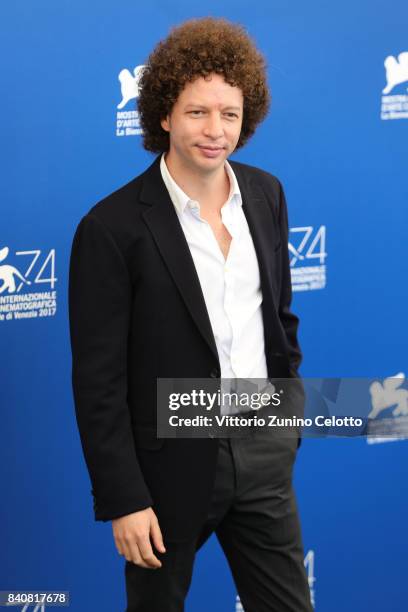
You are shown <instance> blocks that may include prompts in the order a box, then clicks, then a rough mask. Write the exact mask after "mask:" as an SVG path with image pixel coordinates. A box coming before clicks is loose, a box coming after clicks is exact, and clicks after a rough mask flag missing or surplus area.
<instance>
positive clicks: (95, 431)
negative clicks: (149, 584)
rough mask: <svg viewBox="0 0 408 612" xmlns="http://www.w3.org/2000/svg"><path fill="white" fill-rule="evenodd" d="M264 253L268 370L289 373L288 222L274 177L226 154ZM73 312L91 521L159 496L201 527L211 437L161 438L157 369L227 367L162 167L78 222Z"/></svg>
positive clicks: (211, 469)
mask: <svg viewBox="0 0 408 612" xmlns="http://www.w3.org/2000/svg"><path fill="white" fill-rule="evenodd" d="M230 163H231V166H232V168H233V170H234V172H235V174H236V177H237V180H238V183H239V187H240V190H241V194H242V199H243V211H244V213H245V215H246V218H247V221H248V226H249V229H250V232H251V235H252V239H253V242H254V246H255V250H256V253H257V257H258V262H259V269H260V277H261V286H262V293H263V303H262V312H263V322H264V333H265V355H266V362H267V368H268V376H269V377H294V376H296V371H297V368H298V366H299V364H300V360H301V353H300V350H299V346H298V342H297V326H298V319H297V317H296V316H295V315H293V314H292V313H291V311H290V303H291V280H290V270H289V262H288V221H287V210H286V203H285V197H284V194H283V191H282V187H281V184H280V182H279V181H278V179H276V178H275V177H274V176H272V175H271V174H269V173H267V172H264V171H262V170H260V169H258V168H254V167H251V166H248V165H246V164H241V163H238V162H234V161H231V162H230ZM69 316H70V332H71V346H72V357H73V368H72V383H73V391H74V399H75V408H76V417H77V422H78V427H79V432H80V437H81V442H82V447H83V452H84V456H85V460H86V464H87V467H88V470H89V474H90V478H91V482H92V494H93V496H94V511H95V518H96V520H103V521H106V520H110V519H113V518H116V517H119V516H122V515H125V514H130V513H131V512H135V511H137V510H141V509H143V508H147V507H148V506H151V505H152V506H153V508H154V510H155V512H156V514H157V516H158V519H159V524H160V526H161V528H162V531H163V536H164V539H165V541H166V539H167V540H168V541H169V540H181V539H184V538H187V537H189V536H190V535H192V534H195V533H197V532H198V530H199V528H200V525H201V524H202V522H203V520H204V519H205V515H206V512H207V508H208V505H209V502H210V498H211V491H212V488H213V484H214V476H215V467H216V460H217V451H218V441H217V440H216V439H210V438H204V439H166V440H164V439H158V438H157V434H156V379H157V378H158V377H167V378H208V377H219V376H220V364H219V359H218V354H217V349H216V345H215V340H214V336H213V332H212V329H211V324H210V320H209V317H208V313H207V309H206V306H205V302H204V298H203V294H202V291H201V286H200V282H199V280H198V276H197V273H196V270H195V266H194V263H193V259H192V257H191V254H190V250H189V247H188V244H187V241H186V239H185V236H184V233H183V230H182V228H181V226H180V223H179V221H178V218H177V214H176V211H175V209H174V205H173V203H172V201H171V199H170V196H169V194H168V192H167V189H166V187H165V184H164V182H163V180H162V177H161V172H160V156H158V157H157V158H156V160H155V161H154V162H153V164H152V165H151V166H150V167H149V168H148V169H147V170H146V171H145V172H144V173H143V174H141V175H140V176H138V177H136V178H135V179H134V180H132V181H131V182H130V183H128V184H127V185H125V186H124V187H122V188H121V189H119V190H118V191H115V192H114V193H113V194H111V195H109V196H108V197H107V198H105V199H104V200H102V201H101V202H99V203H98V204H96V205H95V206H94V207H93V208H92V209H91V210H90V211H89V212H88V214H86V215H85V216H84V217H83V218H82V220H81V222H80V223H79V225H78V228H77V231H76V233H75V236H74V240H73V245H72V253H71V260H70V278H69Z"/></svg>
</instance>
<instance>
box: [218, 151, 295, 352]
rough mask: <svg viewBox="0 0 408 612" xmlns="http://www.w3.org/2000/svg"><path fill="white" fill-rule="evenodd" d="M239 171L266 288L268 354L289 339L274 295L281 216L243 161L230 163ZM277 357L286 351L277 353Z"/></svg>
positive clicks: (264, 290) (245, 212) (238, 179)
mask: <svg viewBox="0 0 408 612" xmlns="http://www.w3.org/2000/svg"><path fill="white" fill-rule="evenodd" d="M229 163H230V164H231V166H232V168H233V170H234V172H235V175H236V177H237V181H238V184H239V189H240V191H241V196H242V202H243V206H242V210H243V211H244V214H245V217H246V219H247V222H248V227H249V230H250V232H251V236H252V241H253V243H254V248H255V251H256V255H257V259H258V266H259V275H260V278H261V288H262V312H263V323H264V331H265V350H266V352H267V353H269V352H270V351H271V352H272V349H273V348H274V349H276V348H277V347H280V348H281V350H282V351H284V346H285V341H284V338H283V334H282V327H281V325H280V324H279V314H278V308H277V300H278V296H277V295H275V296H274V291H275V293H276V290H274V288H273V287H274V282H273V279H274V277H275V276H276V275H277V274H278V270H277V269H276V262H277V258H276V255H275V253H274V251H275V249H276V248H277V247H278V246H279V242H280V233H279V224H278V219H277V217H276V216H275V215H274V214H273V212H272V208H271V205H270V204H269V202H268V201H267V199H266V196H265V194H264V192H263V190H262V189H261V187H259V185H258V184H257V183H256V182H255V180H254V178H253V176H251V174H250V173H249V172H247V171H246V170H245V169H243V167H242V166H241V164H238V163H236V162H233V161H230V162H229ZM274 354H275V355H276V356H278V355H281V354H282V353H281V352H279V353H274Z"/></svg>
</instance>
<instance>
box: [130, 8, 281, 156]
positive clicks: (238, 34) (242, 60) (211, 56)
mask: <svg viewBox="0 0 408 612" xmlns="http://www.w3.org/2000/svg"><path fill="white" fill-rule="evenodd" d="M211 73H216V74H221V75H222V76H223V77H224V79H225V81H226V82H227V83H229V84H230V85H231V86H237V87H239V88H240V89H241V90H242V93H243V98H244V114H243V122H242V129H241V134H240V137H239V140H238V143H237V146H236V149H239V148H240V147H242V146H243V145H244V144H245V143H246V142H247V140H248V139H249V138H250V137H251V136H252V134H253V133H254V132H255V129H256V127H257V126H258V124H259V123H260V122H261V121H262V120H263V119H264V118H265V117H266V114H267V112H268V110H269V105H270V94H269V90H268V86H267V82H266V63H265V58H264V57H263V55H262V54H261V53H260V52H259V51H258V50H257V48H256V47H255V44H254V42H253V41H252V40H251V38H250V37H249V36H248V34H247V33H246V31H245V30H244V28H243V27H242V26H240V25H237V24H233V23H231V22H229V21H227V20H226V19H221V18H219V19H218V18H214V17H204V18H201V19H191V20H189V21H186V22H184V23H182V24H181V25H179V26H177V27H175V28H173V29H172V30H171V31H170V34H169V35H168V36H167V38H166V39H164V40H162V41H160V42H159V43H158V44H157V45H156V47H155V48H154V49H153V51H152V53H151V54H150V55H149V57H148V59H147V62H146V64H145V69H144V70H143V73H142V76H141V78H140V81H139V88H140V89H139V91H140V95H139V101H138V110H139V116H140V123H141V126H142V128H143V146H144V148H145V149H146V150H147V151H152V152H153V153H162V152H165V151H168V150H169V147H170V141H169V133H168V132H166V131H165V130H164V129H163V128H162V127H161V125H160V121H161V119H164V118H165V117H167V115H169V114H171V110H172V108H173V105H174V104H175V102H176V101H177V99H178V97H179V95H180V93H181V91H182V90H183V89H184V87H185V85H186V84H187V83H189V82H192V81H194V80H195V79H197V78H199V77H207V76H209V75H210V74H211Z"/></svg>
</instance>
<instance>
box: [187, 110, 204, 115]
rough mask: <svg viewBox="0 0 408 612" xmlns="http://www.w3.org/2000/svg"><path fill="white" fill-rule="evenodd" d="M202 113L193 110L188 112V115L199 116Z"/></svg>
mask: <svg viewBox="0 0 408 612" xmlns="http://www.w3.org/2000/svg"><path fill="white" fill-rule="evenodd" d="M203 112H204V111H201V110H193V111H190V115H199V114H200V113H203Z"/></svg>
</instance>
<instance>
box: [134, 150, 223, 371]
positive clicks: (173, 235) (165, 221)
mask: <svg viewBox="0 0 408 612" xmlns="http://www.w3.org/2000/svg"><path fill="white" fill-rule="evenodd" d="M140 199H141V200H142V201H143V202H145V203H146V204H150V205H151V206H150V207H149V208H148V209H147V210H146V212H145V213H144V214H143V218H144V221H145V223H146V224H147V226H148V228H149V230H150V232H151V233H152V236H153V239H154V240H155V242H156V245H157V248H158V249H159V251H160V253H161V255H162V257H163V260H164V262H165V264H166V266H167V268H168V270H169V273H170V275H171V276H172V278H173V280H174V282H175V284H176V285H177V287H178V289H179V291H180V294H181V297H182V298H183V300H184V302H185V304H186V306H187V309H188V311H189V312H190V314H191V316H192V317H193V319H194V321H195V323H196V325H197V327H198V329H199V330H200V332H201V334H202V336H203V337H204V339H205V341H206V342H207V344H208V346H209V347H210V349H211V351H212V352H213V354H214V356H215V358H216V359H217V361H218V352H217V347H216V344H215V339H214V334H213V331H212V327H211V323H210V318H209V316H208V311H207V307H206V305H205V300H204V296H203V292H202V290H201V285H200V281H199V278H198V275H197V272H196V269H195V265H194V261H193V258H192V256H191V253H190V249H189V246H188V243H187V241H186V238H185V236H184V232H183V230H182V228H181V225H180V222H179V220H178V217H177V213H176V211H175V209H174V205H173V202H172V201H171V198H170V195H169V193H168V191H167V188H166V186H165V184H164V181H163V179H162V176H161V172H160V156H159V157H157V158H156V160H155V161H154V162H153V164H152V165H151V166H150V167H149V168H148V169H147V170H146V172H145V174H144V181H143V187H142V191H141V194H140Z"/></svg>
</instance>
